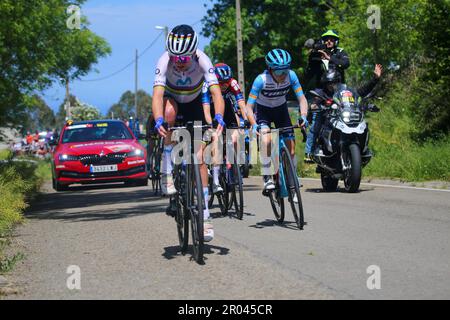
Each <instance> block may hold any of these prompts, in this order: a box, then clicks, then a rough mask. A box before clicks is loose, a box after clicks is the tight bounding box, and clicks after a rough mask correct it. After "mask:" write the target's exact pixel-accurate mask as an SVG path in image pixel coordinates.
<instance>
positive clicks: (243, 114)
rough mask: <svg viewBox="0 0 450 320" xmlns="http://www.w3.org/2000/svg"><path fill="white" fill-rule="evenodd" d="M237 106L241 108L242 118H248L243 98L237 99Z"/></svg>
mask: <svg viewBox="0 0 450 320" xmlns="http://www.w3.org/2000/svg"><path fill="white" fill-rule="evenodd" d="M238 106H239V109H241V115H242V118H244V120H248V116H247V108H246V107H245V101H244V100H239V101H238Z"/></svg>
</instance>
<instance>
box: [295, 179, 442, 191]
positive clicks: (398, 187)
mask: <svg viewBox="0 0 450 320" xmlns="http://www.w3.org/2000/svg"><path fill="white" fill-rule="evenodd" d="M300 179H301V180H305V181H320V179H314V178H300ZM361 184H363V185H367V186H374V187H383V188H397V189H413V190H425V191H439V192H450V190H448V189H432V188H420V187H409V186H391V185H388V184H378V183H367V182H361Z"/></svg>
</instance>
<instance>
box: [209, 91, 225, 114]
mask: <svg viewBox="0 0 450 320" xmlns="http://www.w3.org/2000/svg"><path fill="white" fill-rule="evenodd" d="M209 92H211V97H212V100H213V103H214V112H215V114H220V115H222V116H223V114H224V111H225V102H224V101H223V96H222V91H221V90H220V87H219V85H212V86H210V87H209Z"/></svg>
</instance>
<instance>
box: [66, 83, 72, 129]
mask: <svg viewBox="0 0 450 320" xmlns="http://www.w3.org/2000/svg"><path fill="white" fill-rule="evenodd" d="M70 118H72V114H71V112H70V92H69V77H66V120H69V119H70Z"/></svg>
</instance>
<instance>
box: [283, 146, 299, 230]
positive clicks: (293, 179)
mask: <svg viewBox="0 0 450 320" xmlns="http://www.w3.org/2000/svg"><path fill="white" fill-rule="evenodd" d="M281 161H283V173H284V177H285V182H286V188H287V190H288V201H289V203H290V204H291V209H292V214H293V215H294V219H295V222H296V223H297V226H298V228H299V229H300V230H303V226H304V225H305V221H304V217H303V204H302V198H301V195H300V185H299V183H298V178H297V172H296V171H295V166H294V163H293V162H292V158H291V155H290V153H289V150H288V149H287V147H283V148H282V149H281Z"/></svg>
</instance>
